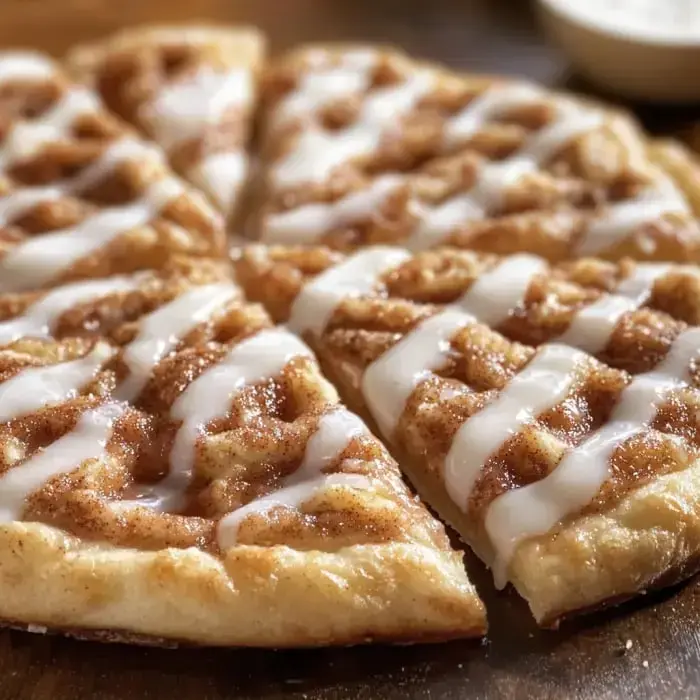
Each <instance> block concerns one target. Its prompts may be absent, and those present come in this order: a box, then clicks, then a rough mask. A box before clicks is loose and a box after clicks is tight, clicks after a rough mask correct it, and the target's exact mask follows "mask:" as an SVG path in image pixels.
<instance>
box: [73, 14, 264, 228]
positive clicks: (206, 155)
mask: <svg viewBox="0 0 700 700" xmlns="http://www.w3.org/2000/svg"><path fill="white" fill-rule="evenodd" d="M264 48H265V47H264V40H263V38H262V35H261V34H260V32H258V31H257V30H255V29H252V28H246V27H241V28H225V27H214V26H211V27H209V26H196V25H188V26H164V27H158V26H156V27H139V28H136V29H128V30H126V31H123V32H120V33H119V34H116V35H114V36H112V37H109V38H107V39H104V40H103V41H101V42H98V43H97V44H94V45H88V46H82V47H78V48H77V49H75V50H74V51H73V52H72V53H71V54H70V55H69V57H68V65H69V67H70V68H71V70H73V71H74V73H75V74H76V76H77V77H78V78H79V79H81V80H83V81H85V82H87V83H88V84H90V85H92V86H93V87H94V88H95V89H97V91H98V92H99V93H100V95H101V96H102V98H103V99H104V101H105V103H106V104H107V105H108V106H109V107H110V109H112V110H113V111H114V112H116V113H117V114H119V115H120V116H121V117H122V118H124V119H126V120H127V121H128V122H130V123H132V124H134V125H135V126H137V127H138V128H139V129H140V130H141V131H143V132H144V133H145V134H146V135H147V136H148V137H149V138H152V139H153V140H155V141H156V142H157V143H158V144H160V145H161V146H162V147H163V148H164V149H165V150H166V152H167V153H168V157H169V158H170V162H171V163H172V165H173V167H174V168H175V169H176V170H177V172H178V173H180V174H181V175H182V176H183V177H185V178H188V179H189V180H191V181H192V182H193V183H194V184H196V185H197V186H199V187H201V188H202V189H203V190H204V191H205V192H206V193H207V194H208V195H209V196H210V197H211V199H212V201H213V202H214V203H215V204H216V205H217V206H219V207H220V208H221V209H222V210H223V211H224V213H225V214H226V215H227V217H229V216H231V215H233V213H234V212H235V209H236V205H237V203H238V200H239V195H240V194H241V192H242V189H243V185H244V184H245V181H246V177H247V175H248V157H247V154H246V149H247V145H248V139H249V137H250V132H251V122H252V117H253V106H254V102H255V93H256V81H255V78H256V74H257V72H258V69H259V68H260V64H261V62H262V59H263V54H264Z"/></svg>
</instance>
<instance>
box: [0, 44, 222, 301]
mask: <svg viewBox="0 0 700 700" xmlns="http://www.w3.org/2000/svg"><path fill="white" fill-rule="evenodd" d="M224 249H225V231H224V227H223V223H222V221H221V218H220V216H219V215H218V214H217V213H216V212H215V211H214V210H213V209H212V208H211V207H210V206H209V205H208V203H207V202H206V201H205V199H204V197H203V196H202V195H200V194H199V193H198V192H196V191H195V190H193V189H192V188H190V187H189V186H187V185H186V184H185V183H184V182H182V181H181V180H180V179H178V178H176V177H175V176H174V175H173V174H172V172H171V171H170V170H169V168H168V166H167V165H166V164H165V162H164V160H163V158H162V156H161V155H160V153H159V152H158V151H157V150H156V149H155V148H154V147H152V146H150V145H148V144H145V143H144V142H142V141H139V140H138V139H137V138H136V137H135V134H134V133H133V132H131V131H130V130H129V129H128V128H127V127H125V126H124V125H123V124H122V123H121V122H119V121H118V120H116V119H115V118H114V117H113V116H111V115H110V114H109V113H108V112H107V111H106V110H105V109H103V108H102V107H101V105H100V102H99V100H98V99H97V97H96V96H95V95H93V94H92V93H91V92H90V91H89V90H87V89H86V88H84V87H80V86H76V85H73V84H71V83H70V82H69V81H68V80H67V79H66V78H65V76H64V75H62V74H61V73H60V71H59V70H58V69H57V68H56V66H55V65H54V64H53V63H52V62H51V61H50V60H48V59H47V58H45V57H44V56H42V55H40V54H33V53H16V52H10V53H0V292H14V291H22V290H28V289H36V288H43V287H48V286H51V285H53V284H57V283H61V282H66V281H69V280H77V279H82V278H88V277H96V276H106V275H111V274H116V273H126V272H132V271H134V270H138V269H144V268H155V267H159V266H161V265H163V264H165V263H166V262H167V260H168V259H169V258H171V257H173V256H175V255H179V254H185V253H186V254H188V255H193V256H203V257H204V256H206V257H208V256H221V255H222V251H223V250H224Z"/></svg>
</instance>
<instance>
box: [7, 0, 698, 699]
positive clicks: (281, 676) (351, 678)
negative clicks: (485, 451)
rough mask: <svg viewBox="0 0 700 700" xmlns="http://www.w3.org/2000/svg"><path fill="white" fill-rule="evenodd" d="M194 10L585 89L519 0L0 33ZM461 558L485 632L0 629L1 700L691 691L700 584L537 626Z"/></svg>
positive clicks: (324, 4)
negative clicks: (321, 645)
mask: <svg viewBox="0 0 700 700" xmlns="http://www.w3.org/2000/svg"><path fill="white" fill-rule="evenodd" d="M197 17H202V18H214V19H220V20H229V21H241V22H252V23H256V24H259V25H260V26H262V27H263V28H264V29H265V30H267V31H268V33H269V34H270V37H271V39H272V44H273V48H274V49H282V48H284V47H286V46H289V45H290V44H292V43H294V42H297V41H303V40H307V39H321V40H323V39H358V40H373V41H384V42H387V41H388V42H391V43H397V44H400V45H402V46H403V47H405V48H406V49H408V50H410V51H411V52H414V53H416V54H418V55H422V56H426V57H429V58H434V59H439V60H443V61H445V62H447V63H449V64H451V65H453V66H455V67H458V68H462V69H469V70H478V71H486V72H501V73H513V74H518V73H520V74H525V75H528V76H530V77H532V78H535V79H537V80H540V81H542V82H545V83H548V84H558V85H567V86H573V87H577V88H582V87H583V88H585V85H583V84H582V83H581V82H580V81H578V80H577V79H575V78H571V77H570V75H569V71H568V69H567V66H566V64H565V63H564V62H563V61H562V59H561V57H560V56H558V55H557V53H556V52H555V51H553V50H551V49H549V48H547V47H546V46H545V44H544V43H543V41H542V39H541V37H540V36H539V35H538V33H537V31H536V28H535V26H534V22H533V20H532V16H531V14H530V10H529V6H528V4H527V3H526V2H518V0H513V1H511V2H507V1H505V0H491V1H489V0H482V1H478V0H460V1H456V2H455V1H451V0H247V1H246V0H239V2H235V1H234V0H150V1H149V0H0V42H2V45H4V46H18V45H38V46H41V47H42V48H45V49H46V50H49V51H51V52H53V53H55V54H57V55H60V54H61V53H62V52H63V51H65V50H66V49H67V48H68V47H69V46H71V45H72V44H73V43H75V42H77V41H80V40H84V39H88V38H93V37H96V36H99V35H100V34H103V33H106V32H108V31H111V30H113V29H115V28H117V27H119V26H121V25H124V24H134V23H137V22H142V21H156V20H160V21H168V20H169V21H172V20H186V19H190V18H197ZM637 111H638V114H640V116H641V117H642V118H643V120H644V121H645V122H646V123H647V124H648V125H649V126H650V127H651V128H653V129H654V130H656V131H659V132H669V131H674V130H676V129H677V128H679V127H681V126H683V125H684V124H686V123H688V122H690V121H691V120H692V119H694V118H698V119H700V109H699V108H698V107H682V108H674V109H668V108H659V107H640V106H637ZM468 564H469V569H470V572H471V574H472V576H473V577H474V579H475V580H476V581H477V583H478V585H479V588H480V592H481V593H482V595H483V597H484V599H485V600H486V603H487V606H488V608H489V613H490V621H491V631H490V634H489V638H488V640H487V641H485V642H484V643H483V644H480V643H452V644H444V645H437V646H415V647H402V648H388V647H368V648H357V649H349V650H319V651H298V652H280V653H274V652H258V651H227V650H186V649H182V650H177V651H173V650H162V649H142V648H138V647H127V646H120V645H100V644H94V643H85V642H77V641H72V640H67V639H62V638H52V637H40V636H35V635H29V634H24V633H19V632H4V633H0V700H10V699H13V700H14V699H21V700H28V699H29V698H37V699H41V700H45V699H48V698H50V699H51V700H81V699H82V698H94V697H98V698H105V699H108V698H123V697H129V698H132V699H134V700H137V699H139V698H144V699H145V698H149V699H151V698H152V699H155V700H160V699H161V698H162V699H164V700H190V699H191V700H195V699H197V700H200V699H201V700H209V699H211V700H219V699H223V698H266V699H270V700H271V699H273V698H282V697H285V698H299V699H302V698H306V699H308V700H316V699H318V700H320V699H329V700H330V699H336V698H353V699H354V698H358V699H359V698H368V699H371V700H384V699H386V700H393V699H394V698H396V699H398V698H436V699H437V698H440V699H445V700H452V699H454V700H457V699H458V698H459V699H461V698H466V697H469V698H488V699H494V698H558V699H559V698H618V697H625V698H627V697H636V698H639V699H640V700H646V699H647V698H651V697H660V698H665V699H669V700H671V699H674V700H675V699H676V698H697V697H699V696H700V634H698V631H697V630H698V629H700V612H699V608H700V588H699V587H698V585H697V584H695V583H691V584H689V585H687V586H685V587H682V588H679V589H675V590H671V591H666V592H664V593H663V594H660V595H654V596H650V597H649V598H648V599H647V600H642V601H637V602H635V603H633V604H630V605H628V606H625V607H623V608H621V609H618V610H617V611H615V612H614V613H612V614H610V613H609V614H600V615H597V616H593V617H588V618H585V619H582V620H579V621H578V622H576V623H575V624H574V623H572V624H569V625H567V626H565V627H564V628H563V629H562V630H560V631H559V632H557V633H553V632H541V631H539V630H538V629H537V628H536V627H535V626H534V624H533V623H532V621H531V618H530V616H529V614H528V612H527V610H526V609H525V605H524V604H523V603H522V601H521V600H519V599H518V598H517V597H516V596H515V595H513V594H512V593H507V592H506V593H497V592H496V591H494V589H493V586H492V585H491V583H490V577H489V575H488V574H487V573H486V572H485V571H484V570H483V567H481V566H480V565H479V564H478V562H475V561H473V560H472V559H469V561H468ZM628 640H629V641H628ZM630 642H631V647H630ZM626 647H629V648H626Z"/></svg>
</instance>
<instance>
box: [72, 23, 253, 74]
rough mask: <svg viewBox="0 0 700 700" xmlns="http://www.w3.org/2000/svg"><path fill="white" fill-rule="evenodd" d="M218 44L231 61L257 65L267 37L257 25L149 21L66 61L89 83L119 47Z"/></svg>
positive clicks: (84, 47)
mask: <svg viewBox="0 0 700 700" xmlns="http://www.w3.org/2000/svg"><path fill="white" fill-rule="evenodd" d="M171 42H172V43H183V42H184V43H192V44H202V45H216V47H217V54H220V55H221V56H225V58H226V62H227V63H229V64H230V65H242V66H250V67H252V68H258V67H259V66H260V64H261V63H262V60H263V56H264V53H265V38H264V36H263V34H262V32H260V31H259V30H257V29H255V28H254V27H227V26H225V25H223V26H217V25H214V24H211V25H209V24H204V23H203V24H186V25H182V26H177V25H175V24H172V25H146V26H140V27H136V28H131V29H125V30H123V31H121V32H118V33H117V34H113V35H111V36H110V37H108V38H107V39H101V40H99V41H97V42H95V43H93V44H83V45H81V46H78V47H76V48H75V49H73V50H72V51H71V52H70V53H69V54H68V56H67V57H66V61H67V63H68V68H69V69H70V71H71V72H72V73H73V74H74V75H75V76H76V77H77V79H78V80H81V81H82V82H87V83H90V82H92V80H93V79H94V77H95V74H96V72H97V70H98V68H99V66H100V64H101V63H102V62H103V61H104V60H105V58H107V57H108V56H109V55H110V54H112V53H115V52H117V51H132V50H137V49H139V47H141V46H152V45H153V44H168V43H171Z"/></svg>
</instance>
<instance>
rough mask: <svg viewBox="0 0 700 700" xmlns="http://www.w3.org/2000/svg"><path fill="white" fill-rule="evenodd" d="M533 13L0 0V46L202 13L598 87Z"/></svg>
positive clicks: (59, 46) (305, 0)
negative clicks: (561, 50) (578, 73)
mask: <svg viewBox="0 0 700 700" xmlns="http://www.w3.org/2000/svg"><path fill="white" fill-rule="evenodd" d="M581 1H582V2H585V1H586V0H581ZM535 15H536V13H535V9H534V1H532V0H0V46H2V47H19V46H38V47H40V48H42V49H44V50H46V51H49V52H51V53H53V54H54V55H57V56H60V55H61V54H63V53H64V52H65V51H66V49H68V48H69V47H70V46H72V45H73V44H75V43H77V42H80V41H84V40H86V39H93V38H96V37H99V36H101V35H104V34H107V33H109V32H111V31H114V30H115V29H118V28H120V27H124V26H128V25H134V24H139V23H142V22H159V21H160V22H174V21H177V22H184V21H188V20H196V19H203V20H209V21H212V20H214V21H219V22H233V23H236V22H239V23H252V24H256V25H258V26H260V27H261V28H262V29H264V30H265V31H266V32H267V34H268V36H269V37H270V41H271V48H272V50H273V51H280V50H283V49H284V48H286V47H288V46H291V45H292V44H295V43H298V42H300V41H310V40H321V41H323V40H356V41H374V42H386V43H390V44H398V45H400V46H401V47H403V48H404V49H405V50H407V51H409V52H410V53H412V54H415V55H416V56H422V57H425V58H430V59H434V60H439V61H444V62H445V63H447V64H449V65H451V66H452V67H455V68H458V69H463V70H469V71H475V72H485V73H500V74H509V75H521V76H526V77H528V78H531V79H534V80H537V81H539V82H542V83H545V84H546V85H550V86H558V87H568V88H573V89H576V90H580V91H584V92H591V93H593V94H599V93H598V92H597V91H596V90H595V89H594V88H592V87H591V86H589V85H588V84H587V83H585V81H582V80H581V79H579V78H578V77H577V76H576V75H575V74H574V73H573V72H572V71H571V69H570V67H569V64H568V62H567V60H566V59H565V58H564V56H563V55H562V54H561V53H559V52H558V51H557V50H556V49H554V48H553V47H552V46H551V45H550V44H548V42H547V41H546V40H545V38H544V36H543V34H542V32H541V31H540V29H539V26H538V23H537V21H536V16H535ZM605 97H607V98H608V99H613V100H615V101H618V102H619V101H620V100H616V98H615V96H611V95H605ZM626 106H629V107H631V108H633V109H634V110H635V111H636V113H637V114H638V115H639V117H640V118H641V119H642V121H644V122H645V124H646V126H647V127H648V128H650V129H652V130H653V131H656V132H661V133H673V134H676V135H677V134H680V135H685V134H687V133H688V130H689V126H690V125H691V124H693V122H695V121H696V120H698V121H700V105H681V106H678V105H676V106H674V107H670V106H659V105H643V104H630V103H628V104H627V105H626Z"/></svg>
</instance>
